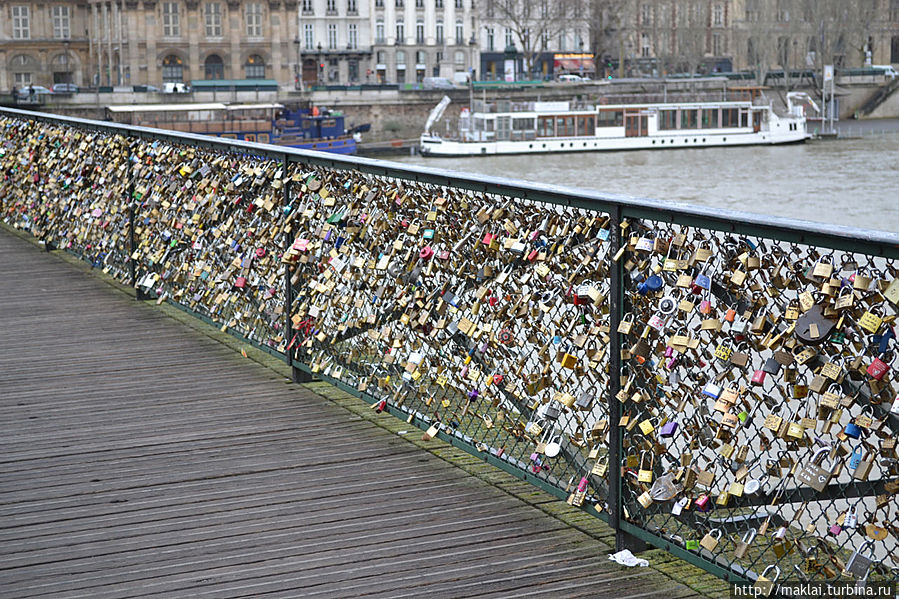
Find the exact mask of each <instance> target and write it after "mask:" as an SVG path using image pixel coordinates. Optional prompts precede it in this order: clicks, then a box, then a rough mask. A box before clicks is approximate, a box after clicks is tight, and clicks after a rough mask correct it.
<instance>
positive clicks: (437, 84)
mask: <svg viewBox="0 0 899 599" xmlns="http://www.w3.org/2000/svg"><path fill="white" fill-rule="evenodd" d="M421 84H422V87H424V88H425V89H455V88H456V86H455V85H453V82H452V81H450V80H449V79H447V78H446V77H425V78H424V79H423V80H422V82H421Z"/></svg>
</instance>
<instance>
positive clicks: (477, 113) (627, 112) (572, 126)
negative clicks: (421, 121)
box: [421, 92, 817, 156]
mask: <svg viewBox="0 0 899 599" xmlns="http://www.w3.org/2000/svg"><path fill="white" fill-rule="evenodd" d="M449 103H450V99H449V98H448V97H444V98H443V100H442V101H441V102H440V103H439V104H438V105H437V106H436V107H435V108H434V109H433V110H432V111H431V114H430V116H429V117H428V121H427V124H426V125H425V132H424V134H423V135H422V136H421V153H422V155H424V156H481V155H490V154H536V153H544V152H585V151H601V150H644V149H656V148H658V149H667V148H692V147H707V146H744V145H755V144H784V143H794V142H801V141H804V140H806V139H808V138H809V137H810V135H809V133H808V131H807V130H806V120H805V104H806V103H807V104H809V105H811V106H812V107H813V108H814V109H815V110H817V106H816V105H815V104H814V102H812V100H811V99H810V98H809V97H808V96H807V95H806V94H804V93H795V92H791V93H789V94H787V111H786V114H785V115H778V114H777V113H776V112H775V111H774V108H773V106H772V105H771V104H770V103H767V104H760V103H758V102H753V101H751V100H747V101H738V102H726V101H720V102H715V101H703V102H678V103H651V104H599V105H587V104H577V103H574V102H522V103H516V102H510V101H497V102H494V103H491V104H488V103H486V102H483V101H477V100H475V101H473V102H472V107H473V108H474V110H473V111H469V110H468V109H467V108H466V109H463V110H462V113H461V115H460V118H459V135H458V137H451V138H446V137H441V136H440V135H437V134H436V133H432V132H431V127H433V126H434V124H435V123H436V122H437V121H438V120H440V117H441V116H442V115H443V112H444V111H445V110H446V107H447V105H449Z"/></svg>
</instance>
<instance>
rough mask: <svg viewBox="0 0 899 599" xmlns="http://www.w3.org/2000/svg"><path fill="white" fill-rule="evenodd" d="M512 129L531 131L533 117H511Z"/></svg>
mask: <svg viewBox="0 0 899 599" xmlns="http://www.w3.org/2000/svg"><path fill="white" fill-rule="evenodd" d="M512 129H513V130H514V131H532V130H533V129H534V119H533V118H531V117H528V118H526V119H512Z"/></svg>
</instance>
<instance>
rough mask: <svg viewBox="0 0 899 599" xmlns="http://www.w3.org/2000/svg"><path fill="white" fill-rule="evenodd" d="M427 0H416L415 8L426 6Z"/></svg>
mask: <svg viewBox="0 0 899 599" xmlns="http://www.w3.org/2000/svg"><path fill="white" fill-rule="evenodd" d="M424 7H425V0H415V8H424Z"/></svg>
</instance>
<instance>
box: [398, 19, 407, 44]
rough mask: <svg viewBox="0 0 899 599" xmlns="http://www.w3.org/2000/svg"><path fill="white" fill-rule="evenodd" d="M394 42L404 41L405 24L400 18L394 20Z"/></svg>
mask: <svg viewBox="0 0 899 599" xmlns="http://www.w3.org/2000/svg"><path fill="white" fill-rule="evenodd" d="M396 43H398V44H405V43H406V25H405V24H404V23H403V22H402V21H401V20H400V21H397V22H396Z"/></svg>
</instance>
